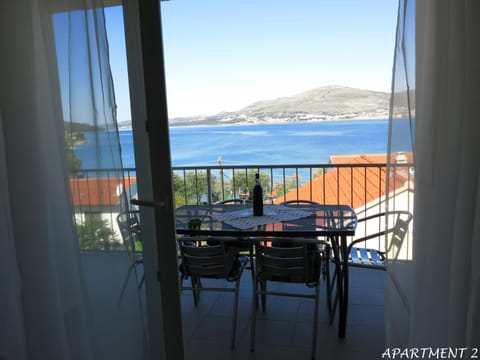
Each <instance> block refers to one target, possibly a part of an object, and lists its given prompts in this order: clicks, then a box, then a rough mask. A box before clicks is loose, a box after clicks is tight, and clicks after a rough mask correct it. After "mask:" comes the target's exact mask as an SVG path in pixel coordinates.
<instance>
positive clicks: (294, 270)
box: [250, 238, 322, 359]
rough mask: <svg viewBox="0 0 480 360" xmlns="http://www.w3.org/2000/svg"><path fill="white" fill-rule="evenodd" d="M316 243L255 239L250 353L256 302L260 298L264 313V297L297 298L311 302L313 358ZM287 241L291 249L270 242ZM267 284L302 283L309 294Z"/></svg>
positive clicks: (318, 260)
mask: <svg viewBox="0 0 480 360" xmlns="http://www.w3.org/2000/svg"><path fill="white" fill-rule="evenodd" d="M317 241H318V240H315V239H304V238H301V239H300V238H275V239H272V238H265V239H260V240H256V243H255V252H256V257H255V259H256V269H257V271H256V276H255V281H254V284H253V288H254V289H253V292H254V294H253V300H252V321H251V340H250V341H251V342H250V344H251V351H255V326H256V325H255V323H256V312H257V302H258V301H257V299H258V296H259V295H260V296H261V298H262V304H263V311H265V310H266V306H265V305H266V301H267V296H270V295H272V296H288V297H301V298H309V299H313V300H314V309H313V312H314V316H313V330H312V349H311V357H312V359H315V354H316V346H317V329H318V303H319V289H320V268H321V261H322V257H321V255H320V252H319V251H318V248H317V247H316V246H314V247H312V246H311V245H312V244H314V245H316V242H317ZM275 242H277V243H283V242H289V243H291V244H292V246H289V247H278V246H273V245H270V244H271V243H275ZM269 282H282V283H297V284H298V283H304V284H305V285H306V286H307V287H308V288H312V289H313V292H311V293H305V292H298V291H297V292H295V291H292V292H289V291H273V290H268V285H267V284H268V283H269Z"/></svg>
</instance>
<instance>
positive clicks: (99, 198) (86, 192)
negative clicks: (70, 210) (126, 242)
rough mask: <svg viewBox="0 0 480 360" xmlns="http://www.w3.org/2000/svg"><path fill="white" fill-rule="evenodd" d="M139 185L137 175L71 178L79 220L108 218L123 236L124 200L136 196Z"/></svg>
mask: <svg viewBox="0 0 480 360" xmlns="http://www.w3.org/2000/svg"><path fill="white" fill-rule="evenodd" d="M136 187H137V186H136V177H134V176H131V177H126V178H117V177H99V178H91V177H90V178H71V179H70V192H71V194H72V204H73V207H74V211H75V221H76V223H77V224H84V223H85V222H86V221H87V220H88V219H101V220H105V221H106V222H107V224H109V226H110V227H111V228H112V229H113V231H114V232H115V233H116V234H118V237H119V238H120V231H119V229H118V224H117V221H116V219H117V215H118V214H119V213H120V212H121V210H122V203H123V202H125V201H127V202H129V201H130V199H131V198H132V197H135V196H136V194H137V190H136Z"/></svg>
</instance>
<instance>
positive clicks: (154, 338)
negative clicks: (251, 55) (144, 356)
mask: <svg viewBox="0 0 480 360" xmlns="http://www.w3.org/2000/svg"><path fill="white" fill-rule="evenodd" d="M123 13H124V22H125V37H126V51H127V62H128V72H129V87H130V102H131V112H132V128H133V142H134V149H135V162H136V171H137V182H138V197H139V199H142V200H147V201H150V202H152V204H153V205H154V206H153V207H150V208H149V207H141V209H140V211H141V216H142V234H144V247H143V250H144V261H145V274H146V277H145V279H146V302H147V314H148V319H147V323H148V333H149V339H150V341H149V352H150V358H151V359H179V360H181V359H183V357H184V354H183V335H182V321H181V308H180V294H179V288H178V268H177V258H176V246H175V240H176V237H175V234H176V233H175V208H174V203H173V191H172V189H173V186H172V178H171V159H170V139H169V129H168V112H167V97H166V84H165V66H164V58H163V44H162V39H163V37H162V25H161V14H160V0H134V1H123Z"/></svg>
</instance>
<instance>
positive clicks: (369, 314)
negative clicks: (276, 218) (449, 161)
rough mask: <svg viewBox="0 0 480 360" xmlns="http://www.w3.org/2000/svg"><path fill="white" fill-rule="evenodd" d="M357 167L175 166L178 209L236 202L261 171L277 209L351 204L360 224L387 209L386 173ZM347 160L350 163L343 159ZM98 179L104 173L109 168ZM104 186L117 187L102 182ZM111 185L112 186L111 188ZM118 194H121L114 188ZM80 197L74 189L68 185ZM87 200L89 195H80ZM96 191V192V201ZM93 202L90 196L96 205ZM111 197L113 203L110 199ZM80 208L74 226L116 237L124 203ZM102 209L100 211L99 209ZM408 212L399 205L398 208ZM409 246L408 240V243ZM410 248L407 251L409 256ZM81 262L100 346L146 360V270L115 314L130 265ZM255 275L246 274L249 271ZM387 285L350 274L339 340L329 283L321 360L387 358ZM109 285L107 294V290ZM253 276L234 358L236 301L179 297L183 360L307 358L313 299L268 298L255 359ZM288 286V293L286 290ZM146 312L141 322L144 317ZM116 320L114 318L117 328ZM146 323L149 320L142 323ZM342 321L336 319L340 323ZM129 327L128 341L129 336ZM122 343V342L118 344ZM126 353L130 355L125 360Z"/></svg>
mask: <svg viewBox="0 0 480 360" xmlns="http://www.w3.org/2000/svg"><path fill="white" fill-rule="evenodd" d="M354 159H357V161H353V160H352V159H349V161H351V163H349V164H347V163H340V164H339V163H333V162H335V161H333V162H331V163H329V164H317V165H275V166H265V165H262V166H256V165H251V166H242V167H238V166H236V167H231V166H225V167H219V166H217V167H202V168H198V167H181V168H180V167H176V168H173V169H172V170H173V174H174V179H175V181H174V183H175V196H176V197H175V200H176V204H177V206H178V205H182V204H199V203H213V202H216V201H220V200H225V199H227V198H229V197H234V194H236V191H235V190H236V189H237V188H238V187H239V186H240V185H244V184H245V183H246V184H253V176H254V174H255V173H256V172H259V173H260V174H261V175H262V176H261V178H262V183H263V185H264V186H270V187H271V189H274V191H275V194H276V196H275V199H274V200H272V201H273V202H275V203H278V202H281V201H283V200H286V199H291V198H292V197H294V198H303V199H309V200H314V201H319V202H323V203H330V204H349V205H351V206H352V207H354V208H355V209H356V211H357V213H358V216H359V217H362V216H363V215H365V214H371V213H375V212H379V211H382V209H384V206H385V199H386V197H387V194H386V185H387V182H388V181H387V172H386V164H385V163H384V162H376V163H374V162H371V161H370V160H372V159H373V160H375V161H379V160H384V159H385V156H383V158H382V157H381V156H380V157H379V156H378V155H375V156H373V155H363V156H361V157H360V159H363V160H361V161H360V160H358V158H356V157H354ZM342 160H345V159H342ZM410 166H411V164H410V163H398V164H397V165H396V166H395V176H392V177H391V180H390V184H389V188H390V191H391V193H390V194H389V197H395V198H396V199H397V203H398V206H400V205H401V203H403V202H405V201H407V202H408V201H410V200H409V199H410V196H409V194H410V195H411V190H412V189H410V186H411V180H413V177H412V174H411V172H410V171H408V169H409V168H410ZM102 173H103V174H105V172H104V170H102ZM96 174H97V171H94V170H90V171H84V172H83V174H82V176H83V177H82V178H81V179H73V180H72V182H73V183H75V182H76V181H82V182H92V183H93V184H96V183H97V182H98V180H97V178H96ZM124 174H125V175H124V176H125V181H126V184H125V187H124V189H125V191H126V195H127V198H128V199H130V198H132V197H136V192H135V191H136V190H135V189H136V187H135V184H134V183H135V181H136V178H135V169H124ZM104 181H105V182H106V183H111V179H110V182H109V181H106V180H104ZM114 182H115V181H114ZM111 187H112V188H113V189H115V186H111ZM71 188H72V189H75V188H76V187H75V186H72V187H71ZM84 191H85V192H86V193H89V192H88V191H87V190H84ZM92 193H93V192H90V194H92ZM93 198H94V196H93V195H92V199H93ZM104 198H108V199H111V197H108V196H104ZM83 199H84V202H82V203H79V204H78V206H77V207H76V211H77V212H82V213H83V214H84V216H78V215H79V214H77V216H76V219H77V221H78V222H79V224H81V223H82V221H83V219H88V218H91V216H85V214H86V213H88V212H89V211H90V212H93V213H95V214H96V215H97V216H98V215H100V216H101V217H102V218H104V219H110V221H111V222H109V224H110V226H111V228H112V230H113V231H114V232H116V231H118V229H117V228H116V224H115V222H114V221H113V220H114V219H115V218H116V214H115V213H117V212H118V211H120V210H119V208H120V203H119V199H120V197H119V196H117V197H116V201H113V202H111V201H110V200H109V203H104V204H102V207H101V208H102V209H103V210H101V211H103V213H99V209H100V207H99V206H93V204H92V206H89V205H88V202H87V201H86V199H85V198H83ZM96 205H98V204H96ZM402 206H403V204H402ZM381 226H383V224H378V222H377V223H375V224H365V225H364V226H362V228H361V229H360V228H359V229H358V234H359V235H361V234H363V233H365V232H366V231H367V230H368V231H371V228H372V227H373V228H377V229H378V228H380V227H381ZM370 241H371V243H370V246H376V247H380V248H382V247H383V246H384V244H383V239H380V238H378V239H373V240H370ZM407 241H410V240H408V239H407ZM409 247H410V245H408V244H407V246H405V248H409ZM82 261H83V262H84V263H85V264H86V265H88V266H85V268H86V269H89V273H88V274H87V277H86V281H87V288H88V289H90V290H91V291H90V294H89V295H90V299H91V301H92V304H93V306H94V309H97V310H95V311H98V314H96V315H97V316H99V317H98V319H105V322H102V321H101V320H99V321H100V322H101V323H99V324H98V327H97V328H96V331H98V336H99V337H98V338H101V339H102V340H101V343H100V344H98V345H97V346H100V347H101V348H104V349H103V351H105V352H106V353H108V357H109V358H110V357H111V358H122V357H125V358H140V357H141V356H142V352H143V351H145V347H144V341H145V338H144V336H145V335H144V334H145V333H146V331H145V329H146V327H147V323H148V319H147V318H146V315H145V314H146V311H145V293H144V289H145V288H144V287H143V288H142V290H141V291H140V292H139V293H137V292H136V291H135V289H136V285H138V281H139V280H140V278H141V275H142V271H143V270H142V269H140V272H139V273H138V274H136V279H137V282H135V276H131V277H130V278H129V282H128V286H127V291H126V292H125V295H124V297H123V298H122V301H121V304H120V305H119V306H118V307H116V308H115V307H112V306H107V304H113V303H116V302H117V301H118V297H119V294H120V289H121V287H122V281H123V280H124V277H125V274H126V272H127V269H128V267H129V266H130V262H129V257H128V256H127V254H126V252H123V251H83V252H82ZM248 271H249V270H247V272H248ZM384 282H385V273H384V272H381V271H372V270H364V269H354V270H352V273H351V286H350V300H351V301H350V304H349V316H348V325H347V337H346V339H338V337H337V322H336V321H334V323H333V325H331V324H329V321H328V316H327V309H326V292H325V283H323V284H322V290H321V299H320V320H319V335H318V351H317V355H318V357H319V358H324V359H334V358H339V357H341V358H342V359H349V358H352V359H353V358H377V357H378V356H379V354H381V353H382V352H383V351H384V350H385V335H384V316H383V305H384V286H385V285H384ZM105 284H108V286H105ZM251 286H252V284H251V278H250V275H249V274H245V275H244V276H243V278H242V282H241V294H240V303H239V313H238V316H239V318H238V325H237V326H238V327H237V340H236V347H235V349H234V351H230V349H229V347H228V334H229V329H230V325H231V319H230V311H231V306H232V302H231V301H230V298H229V297H230V296H231V295H230V294H218V293H204V294H202V298H201V301H200V304H199V306H198V308H195V307H194V305H193V299H192V295H191V293H190V292H188V291H185V292H183V293H182V295H181V310H182V325H183V334H184V351H185V358H186V359H194V358H195V359H216V358H219V359H220V358H222V359H223V358H225V359H243V358H251V359H255V358H257V359H270V358H271V359H291V358H292V357H293V356H298V357H300V358H307V357H308V354H309V351H310V331H311V307H312V305H313V303H312V301H310V300H306V299H296V298H293V299H292V298H287V299H285V298H275V297H273V298H272V297H270V298H269V309H268V310H267V312H266V313H264V314H262V313H261V312H260V313H259V321H258V323H257V334H258V336H257V348H256V351H255V353H250V351H249V339H250V338H249V334H250V328H249V326H250V323H249V319H250V314H251V291H252V290H251ZM283 286H285V285H283ZM140 313H141V314H142V317H140V315H139V314H140ZM112 319H115V320H114V322H112ZM142 319H143V320H142ZM335 320H336V319H335ZM126 329H129V333H130V334H129V335H128V336H127V335H126V334H124V332H125V331H126ZM119 338H122V339H124V341H122V342H121V344H119V343H118V339H119ZM127 355H128V356H127Z"/></svg>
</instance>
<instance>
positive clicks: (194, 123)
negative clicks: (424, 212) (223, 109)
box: [118, 116, 388, 131]
mask: <svg viewBox="0 0 480 360" xmlns="http://www.w3.org/2000/svg"><path fill="white" fill-rule="evenodd" d="M375 120H388V116H377V117H354V118H331V119H312V120H303V121H282V120H279V119H275V120H271V121H250V120H246V121H236V122H229V123H227V122H218V123H204V122H202V121H189V122H188V123H187V122H182V123H180V124H175V123H173V124H172V123H170V124H169V127H182V128H189V127H200V126H201V127H210V126H211V127H214V126H215V127H217V126H250V125H270V124H272V125H277V124H308V123H335V122H348V121H375ZM118 130H119V131H124V130H132V126H120V127H119V128H118Z"/></svg>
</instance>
